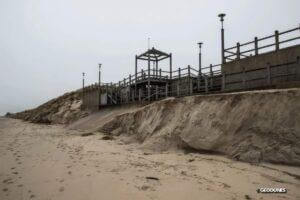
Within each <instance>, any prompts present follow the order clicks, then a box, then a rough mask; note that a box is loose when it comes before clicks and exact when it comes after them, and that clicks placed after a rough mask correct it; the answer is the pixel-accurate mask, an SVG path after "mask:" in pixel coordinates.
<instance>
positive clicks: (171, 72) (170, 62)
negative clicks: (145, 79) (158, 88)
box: [169, 53, 172, 79]
mask: <svg viewBox="0 0 300 200" xmlns="http://www.w3.org/2000/svg"><path fill="white" fill-rule="evenodd" d="M169 57H170V79H172V54H171V53H170V55H169Z"/></svg>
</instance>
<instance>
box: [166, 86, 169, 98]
mask: <svg viewBox="0 0 300 200" xmlns="http://www.w3.org/2000/svg"><path fill="white" fill-rule="evenodd" d="M168 89H169V84H168V83H166V97H168V93H169V91H168Z"/></svg>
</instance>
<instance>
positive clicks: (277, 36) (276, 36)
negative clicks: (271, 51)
mask: <svg viewBox="0 0 300 200" xmlns="http://www.w3.org/2000/svg"><path fill="white" fill-rule="evenodd" d="M275 48H276V49H275V50H276V51H278V50H279V32H278V31H275Z"/></svg>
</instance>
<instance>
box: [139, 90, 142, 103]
mask: <svg viewBox="0 0 300 200" xmlns="http://www.w3.org/2000/svg"><path fill="white" fill-rule="evenodd" d="M141 90H142V89H141V88H139V101H141V100H142V94H141V93H142V91H141Z"/></svg>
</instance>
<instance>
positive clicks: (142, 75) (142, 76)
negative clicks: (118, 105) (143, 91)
mask: <svg viewBox="0 0 300 200" xmlns="http://www.w3.org/2000/svg"><path fill="white" fill-rule="evenodd" d="M141 78H142V80H143V79H144V70H143V69H142V74H141Z"/></svg>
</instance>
